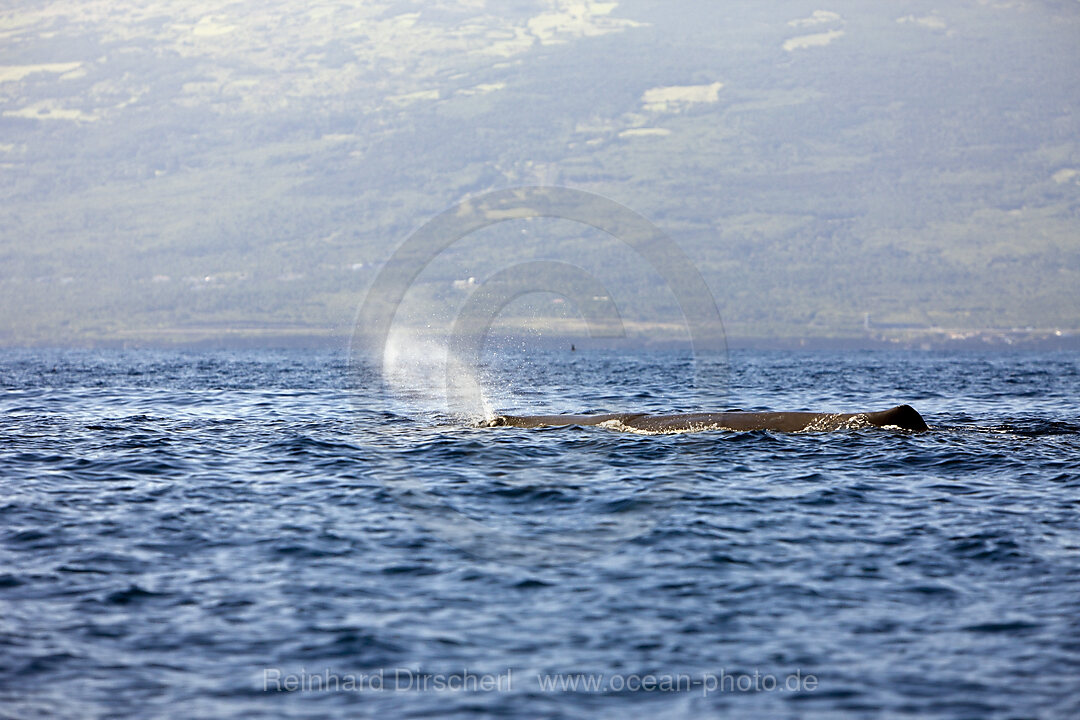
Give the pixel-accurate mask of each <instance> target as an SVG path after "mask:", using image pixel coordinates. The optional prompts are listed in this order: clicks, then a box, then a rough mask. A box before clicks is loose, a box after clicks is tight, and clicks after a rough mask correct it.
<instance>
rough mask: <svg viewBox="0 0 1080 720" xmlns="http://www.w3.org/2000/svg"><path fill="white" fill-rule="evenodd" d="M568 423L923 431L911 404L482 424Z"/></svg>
mask: <svg viewBox="0 0 1080 720" xmlns="http://www.w3.org/2000/svg"><path fill="white" fill-rule="evenodd" d="M567 425H603V426H605V427H611V428H613V429H617V430H628V431H630V432H644V433H672V432H688V431H694V430H737V431H745V430H777V431H780V432H807V431H811V432H814V431H827V430H841V429H855V428H860V427H868V426H874V427H882V428H896V429H899V430H908V431H911V432H925V431H927V430H929V429H930V428H929V427H927V425H926V421H924V420H923V418H922V415H920V414H919V413H918V411H917V410H916V409H915V408H913V407H911V406H910V405H897V406H896V407H894V408H891V409H889V410H882V411H880V412H868V413H815V412H722V413H682V414H678V415H647V414H645V413H613V414H608V415H498V416H496V417H494V418H492V419H490V420H488V421H486V422H485V423H484V424H483V427H519V428H538V427H563V426H567Z"/></svg>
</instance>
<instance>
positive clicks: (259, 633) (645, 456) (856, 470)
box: [0, 351, 1080, 718]
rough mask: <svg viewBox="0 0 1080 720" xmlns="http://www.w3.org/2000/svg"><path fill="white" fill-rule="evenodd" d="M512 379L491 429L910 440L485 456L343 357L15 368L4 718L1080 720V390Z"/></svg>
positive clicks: (572, 435) (557, 360)
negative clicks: (663, 422) (580, 419)
mask: <svg viewBox="0 0 1080 720" xmlns="http://www.w3.org/2000/svg"><path fill="white" fill-rule="evenodd" d="M505 360H506V362H504V363H502V365H501V366H500V367H498V368H493V369H491V370H490V372H488V374H486V375H484V378H485V379H484V383H485V384H486V385H487V386H488V388H487V389H488V394H489V401H491V402H492V403H493V404H495V405H496V406H497V408H496V409H498V410H505V411H511V410H523V409H524V410H528V409H536V410H556V411H561V410H574V411H592V410H596V411H599V410H607V411H632V410H650V411H664V410H694V409H702V410H723V409H730V408H744V409H814V410H839V411H845V410H849V411H850V410H873V409H884V408H887V407H890V406H892V405H894V404H897V403H899V402H908V403H911V404H912V405H914V406H915V407H916V408H917V409H919V410H920V411H921V412H922V413H923V415H924V416H925V418H926V420H927V421H928V422H929V423H930V425H931V426H932V431H931V432H930V433H926V434H922V435H912V434H904V433H898V432H891V431H887V430H881V429H876V428H871V429H866V430H858V431H840V432H835V433H828V434H799V435H784V434H775V433H767V432H763V433H729V432H717V431H712V432H703V433H688V434H676V435H657V436H642V435H633V434H625V433H619V432H615V431H612V430H608V429H604V428H595V427H594V428H562V429H544V430H522V429H514V428H497V429H481V428H477V427H473V426H471V425H470V423H469V422H467V421H465V420H461V419H457V418H455V417H454V416H453V415H452V414H447V413H446V412H439V411H438V410H437V409H430V408H428V409H425V407H424V398H423V397H422V396H420V397H413V398H408V397H405V398H404V399H402V398H396V399H395V398H390V399H387V398H386V397H385V396H384V394H383V393H382V391H381V389H380V387H381V386H380V385H379V383H377V382H376V378H375V375H374V373H372V372H370V371H365V370H364V369H363V368H361V369H360V370H359V371H357V372H355V373H350V366H349V363H348V362H347V359H346V357H345V356H344V354H334V353H316V352H265V351H262V352H230V353H226V352H221V353H165V352H119V351H117V352H87V351H82V352H78V351H66V352H59V351H57V352H45V351H4V352H3V353H2V354H0V384H2V387H3V395H2V406H0V413H2V414H0V437H2V438H3V442H2V447H0V473H2V479H0V716H3V717H18V718H29V717H110V718H112V717H177V718H199V717H207V718H209V717H215V718H219V717H235V718H252V717H386V718H407V717H465V716H470V717H471V716H485V715H486V716H499V717H572V718H596V717H687V718H698V717H709V716H725V717H837V716H850V717H882V716H912V717H931V718H933V717H941V718H986V717H1060V718H1073V717H1080V459H1078V457H1080V420H1078V413H1077V399H1078V398H1080V370H1078V368H1080V363H1078V360H1077V358H1076V356H1075V355H1070V354H1060V355H990V354H988V355H979V354H971V353H968V354H931V353H910V354H905V353H896V354H889V353H883V352H876V353H874V352H868V353H734V354H733V355H732V356H731V360H730V377H729V378H728V383H727V386H726V388H721V386H720V384H717V385H716V386H715V387H704V388H702V387H699V388H698V389H696V390H692V389H689V388H688V386H687V385H686V384H685V383H684V381H683V379H684V378H685V376H686V371H687V364H686V358H682V357H680V356H678V355H676V354H671V355H665V354H642V355H639V356H634V357H624V356H615V355H610V354H604V353H600V352H584V353H583V352H578V353H575V354H572V355H571V354H569V353H558V354H557V353H550V354H547V355H543V356H540V357H533V358H532V359H531V360H527V359H525V358H524V356H523V357H521V358H517V359H515V358H513V357H507V358H505ZM713 403H715V406H713V407H708V406H702V405H706V404H713ZM560 674H561V676H560ZM579 674H591V675H590V676H589V677H583V676H579ZM650 678H651V679H650ZM770 678H771V680H770ZM811 679H812V681H811ZM549 682H550V683H553V684H554V687H551V686H549V685H547V683H549ZM574 682H578V687H577V689H576V690H575V689H573V688H572V684H573V683H574ZM586 682H587V683H589V686H588V687H586V685H585V683H586ZM324 684H326V685H330V686H331V687H332V689H331V690H326V689H323V688H322V687H321V686H322V685H324ZM461 686H464V687H465V689H460V688H461Z"/></svg>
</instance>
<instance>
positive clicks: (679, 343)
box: [0, 328, 1080, 352]
mask: <svg viewBox="0 0 1080 720" xmlns="http://www.w3.org/2000/svg"><path fill="white" fill-rule="evenodd" d="M500 337H501V338H502V339H503V340H504V341H506V342H509V343H511V344H517V343H521V344H523V345H524V344H527V345H528V346H530V347H539V348H544V349H558V348H560V347H565V348H567V349H569V348H570V346H571V344H573V345H574V346H575V348H576V349H577V350H578V351H588V350H620V349H622V350H627V349H636V350H677V349H685V348H687V347H688V344H687V342H686V341H685V340H683V339H676V338H671V337H670V336H667V337H665V336H664V335H663V334H658V335H657V336H653V337H650V336H648V335H635V336H631V337H629V338H618V339H608V338H597V339H594V338H590V337H588V336H587V335H579V334H567V333H554V332H550V333H538V334H533V335H501V336H500ZM349 343H350V332H344V331H341V330H334V329H325V328H310V329H296V330H283V329H281V328H266V329H254V328H243V329H235V330H227V329H221V328H214V329H190V330H189V329H172V330H165V331H150V332H139V331H135V332H131V333H123V334H116V335H99V336H94V335H85V336H74V337H66V338H65V337H42V338H34V339H29V338H12V337H0V348H8V349H13V348H23V349H35V348H82V349H158V350H162V349H177V350H180V349H194V350H200V349H206V350H210V349H238V350H239V349H287V348H298V349H299V348H308V349H325V350H333V349H344V348H347V347H348V346H349ZM727 347H728V349H729V350H807V351H813V350H818V351H830V350H831V351H837V350H908V351H935V350H962V351H987V352H1045V351H1053V350H1080V332H1062V333H1061V334H1055V333H1053V332H1047V331H1025V330H997V329H986V330H968V331H963V332H955V331H954V332H951V333H945V332H943V331H926V332H908V333H905V334H903V335H901V334H897V335H895V336H885V335H881V334H877V335H873V336H863V337H858V336H848V337H836V336H831V337H830V336H818V335H805V336H740V335H729V336H728V337H727Z"/></svg>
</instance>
